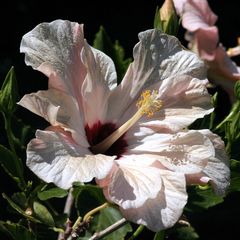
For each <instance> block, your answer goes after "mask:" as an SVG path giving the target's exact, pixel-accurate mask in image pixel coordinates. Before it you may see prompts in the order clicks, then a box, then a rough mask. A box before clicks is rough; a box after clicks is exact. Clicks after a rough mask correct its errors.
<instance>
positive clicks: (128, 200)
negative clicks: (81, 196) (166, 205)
mask: <svg viewBox="0 0 240 240" xmlns="http://www.w3.org/2000/svg"><path fill="white" fill-rule="evenodd" d="M138 160H139V161H138ZM152 162H153V159H151V158H150V159H148V157H147V156H144V155H142V156H141V155H140V156H137V155H132V156H126V157H123V158H121V159H120V160H119V161H118V160H117V163H118V164H119V167H118V169H117V170H115V172H114V174H113V175H112V179H111V182H110V183H109V185H108V186H107V190H106V191H107V197H108V198H109V199H110V200H111V201H112V202H115V203H117V204H118V205H119V206H121V207H122V208H123V209H128V208H136V207H140V206H142V205H143V204H144V202H146V201H147V199H154V198H156V196H157V195H158V193H159V191H160V190H161V185H162V184H161V175H160V171H159V170H158V169H157V168H155V167H149V165H150V164H151V163H152Z"/></svg>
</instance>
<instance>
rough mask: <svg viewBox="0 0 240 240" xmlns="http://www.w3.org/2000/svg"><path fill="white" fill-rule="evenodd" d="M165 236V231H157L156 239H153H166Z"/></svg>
mask: <svg viewBox="0 0 240 240" xmlns="http://www.w3.org/2000/svg"><path fill="white" fill-rule="evenodd" d="M164 236H165V231H164V230H162V231H160V232H157V233H156V234H155V235H154V239H153V240H164Z"/></svg>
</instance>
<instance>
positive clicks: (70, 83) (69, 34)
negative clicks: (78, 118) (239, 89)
mask: <svg viewBox="0 0 240 240" xmlns="http://www.w3.org/2000/svg"><path fill="white" fill-rule="evenodd" d="M83 39H84V36H83V25H79V24H78V23H74V22H69V21H63V20H56V21H53V22H51V23H41V24H39V25H38V26H36V27H35V28H34V29H33V30H32V31H30V32H29V33H27V34H25V35H24V36H23V39H22V42H21V47H20V51H21V52H23V53H25V62H26V64H27V65H30V66H32V67H33V68H34V69H37V70H40V71H41V72H43V73H44V74H45V75H47V76H48V77H49V86H50V87H52V88H57V89H59V90H60V91H63V92H67V93H69V94H70V95H72V96H75V97H77V96H79V95H80V89H81V85H82V82H83V80H84V78H85V75H86V69H85V67H84V65H83V63H82V61H81V58H80V52H81V49H82V47H83Z"/></svg>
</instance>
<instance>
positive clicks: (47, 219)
mask: <svg viewBox="0 0 240 240" xmlns="http://www.w3.org/2000/svg"><path fill="white" fill-rule="evenodd" d="M33 210H34V213H35V215H36V217H37V218H38V219H39V220H40V221H41V222H42V223H44V224H47V225H48V226H51V227H53V226H54V225H55V223H54V220H53V217H52V215H51V213H50V212H49V211H48V209H47V208H46V207H45V206H44V205H42V204H41V203H39V202H34V203H33Z"/></svg>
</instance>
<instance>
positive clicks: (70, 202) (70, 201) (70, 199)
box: [58, 188, 74, 240]
mask: <svg viewBox="0 0 240 240" xmlns="http://www.w3.org/2000/svg"><path fill="white" fill-rule="evenodd" d="M72 192H73V188H70V190H69V192H68V196H67V199H66V202H65V206H64V210H63V213H65V214H67V216H68V218H69V217H70V215H71V210H72V205H73V202H74V198H73V195H72ZM67 223H68V222H67ZM67 223H66V224H65V231H64V232H61V233H59V234H58V240H62V239H64V238H65V235H66V231H68V230H69V229H67Z"/></svg>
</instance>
